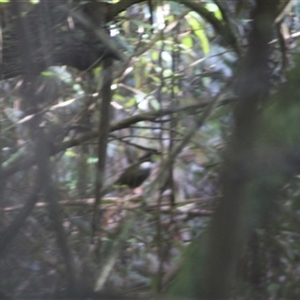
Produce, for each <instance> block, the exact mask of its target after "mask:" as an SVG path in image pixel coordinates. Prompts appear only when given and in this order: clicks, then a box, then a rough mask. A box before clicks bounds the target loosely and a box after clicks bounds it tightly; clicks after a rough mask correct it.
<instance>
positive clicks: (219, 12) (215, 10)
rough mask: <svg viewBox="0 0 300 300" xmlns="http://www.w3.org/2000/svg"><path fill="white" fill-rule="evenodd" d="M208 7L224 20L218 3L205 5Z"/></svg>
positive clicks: (218, 17)
mask: <svg viewBox="0 0 300 300" xmlns="http://www.w3.org/2000/svg"><path fill="white" fill-rule="evenodd" d="M205 7H206V9H207V10H208V11H210V12H212V13H214V15H215V17H216V18H217V19H219V20H223V16H222V13H221V11H220V9H219V7H218V5H216V4H215V3H207V4H206V5H205Z"/></svg>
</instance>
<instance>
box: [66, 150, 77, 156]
mask: <svg viewBox="0 0 300 300" xmlns="http://www.w3.org/2000/svg"><path fill="white" fill-rule="evenodd" d="M65 156H69V157H76V156H77V154H76V153H75V152H74V151H72V150H67V151H66V152H65Z"/></svg>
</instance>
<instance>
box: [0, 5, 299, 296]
mask: <svg viewBox="0 0 300 300" xmlns="http://www.w3.org/2000/svg"><path fill="white" fill-rule="evenodd" d="M0 2H1V4H0V6H1V8H2V7H3V11H2V12H1V15H2V16H3V18H2V19H1V20H4V21H3V24H2V26H3V30H4V31H5V28H7V27H5V26H8V25H7V24H8V23H7V20H8V19H9V18H8V19H7V18H5V16H7V15H5V14H6V13H7V10H8V9H9V5H11V4H12V3H13V2H14V1H12V3H5V2H4V1H0ZM41 2H42V1H41ZM73 2H74V3H73V5H74V7H75V8H76V9H77V10H78V11H80V9H81V8H82V7H84V8H85V9H86V11H88V15H90V16H91V19H92V18H94V17H95V15H96V16H97V17H98V18H103V15H101V14H100V12H99V10H98V8H97V6H93V10H92V11H93V13H94V14H93V16H92V13H91V10H88V9H87V8H89V6H85V5H86V3H81V2H80V1H73ZM90 2H92V1H87V3H88V4H91V3H90ZM24 3H25V2H24ZM124 3H125V4H124ZM278 3H279V2H278ZM152 4H153V7H152V6H151V5H150V6H149V3H146V2H143V1H124V0H121V1H119V2H116V1H112V2H111V3H109V4H107V16H106V17H107V20H108V21H110V22H107V25H106V26H107V29H108V30H110V34H111V35H114V36H115V37H114V38H115V39H116V40H117V41H118V45H119V48H120V49H119V50H120V52H121V53H122V56H123V54H124V56H126V60H125V61H115V62H114V63H113V67H112V69H107V68H105V67H104V65H103V63H102V64H100V65H98V66H97V65H96V66H95V67H94V68H90V69H88V70H86V71H83V70H81V71H79V70H76V69H74V68H72V67H70V66H65V65H61V64H59V63H58V65H57V66H51V67H49V68H47V69H46V70H44V72H42V73H40V74H39V75H38V76H34V77H33V78H32V81H31V82H30V85H28V82H27V81H26V74H25V76H17V77H14V78H7V79H5V80H2V81H0V85H1V88H0V101H1V102H0V103H1V109H0V114H1V118H0V119H1V122H0V132H1V136H0V149H1V153H0V160H1V162H2V164H1V169H0V187H1V201H0V204H1V214H2V218H1V223H0V226H1V233H0V254H1V259H0V270H1V273H0V274H1V275H0V276H1V280H0V290H1V292H3V295H4V294H8V295H11V296H13V297H16V298H18V297H28V298H30V297H38V298H39V297H40V298H43V297H52V296H53V295H57V297H58V298H60V299H63V297H66V298H67V296H68V295H69V294H68V293H67V292H66V290H67V291H68V292H69V290H68V289H67V288H69V289H71V290H73V292H74V293H75V294H77V295H79V296H80V295H82V296H81V298H82V299H85V298H87V297H90V298H92V297H94V296H95V297H96V295H97V297H98V294H94V293H93V290H94V289H95V287H96V290H97V292H98V290H99V289H100V290H101V293H102V297H104V298H105V296H103V293H104V294H105V293H106V292H108V293H111V292H112V291H117V295H118V296H120V297H124V299H125V297H126V296H127V295H129V297H133V298H135V299H138V298H139V297H140V298H142V297H144V296H145V297H148V299H149V298H151V297H155V296H153V295H156V294H161V293H165V294H168V293H170V294H172V293H173V294H172V296H171V297H175V296H174V293H175V294H176V296H182V297H191V298H192V297H195V299H196V298H197V297H198V295H200V294H197V293H198V286H200V283H199V281H200V278H202V277H201V276H203V272H205V270H206V269H205V268H206V267H205V262H204V260H205V253H206V252H205V251H207V249H209V248H208V247H209V246H208V245H209V236H210V235H211V234H212V233H211V231H209V230H207V227H208V224H209V221H210V219H211V216H212V215H213V214H214V211H215V210H216V209H218V208H220V207H221V209H224V207H222V204H220V202H221V203H222V200H224V199H222V196H223V193H224V191H226V186H225V187H224V182H225V181H224V177H222V176H224V174H236V173H235V172H237V174H238V175H236V177H238V180H239V179H240V178H242V180H243V179H244V177H243V175H244V176H245V178H246V180H248V178H251V180H249V182H248V181H247V183H246V184H245V187H244V190H243V191H244V192H243V193H242V194H243V196H244V197H245V199H246V200H245V202H246V204H245V206H246V209H245V211H247V218H246V217H245V220H244V223H245V224H246V225H245V228H246V229H245V231H243V232H244V234H245V237H244V240H245V247H244V248H243V249H245V250H243V251H241V252H240V253H239V254H238V257H237V260H238V261H237V265H236V268H235V274H237V276H235V277H234V278H235V281H234V284H235V286H234V290H233V291H234V292H233V294H234V297H236V298H241V297H243V299H244V298H245V299H248V298H249V299H253V298H259V297H263V298H266V299H277V298H286V299H288V298H299V288H298V284H297V283H298V281H299V255H300V252H299V251H300V245H299V242H298V235H299V233H298V230H299V229H298V227H299V204H298V202H299V199H298V198H299V178H298V176H297V174H298V173H299V158H298V153H297V152H298V151H297V150H298V148H299V137H298V127H299V126H298V123H299V105H298V101H297V99H298V94H299V92H298V85H297V84H298V77H299V76H298V73H299V70H300V67H299V62H298V61H299V59H298V56H299V55H294V54H293V52H295V51H296V50H298V45H297V39H296V37H297V33H298V32H297V31H298V30H299V24H298V21H299V5H298V4H297V3H293V6H292V7H291V11H290V12H289V13H288V12H286V11H285V10H284V9H283V7H285V6H284V5H282V6H281V7H279V8H278V12H282V11H283V12H284V14H283V16H281V19H280V21H278V23H277V25H276V26H277V27H278V29H281V30H277V29H276V28H275V26H274V31H273V32H272V34H273V37H274V40H273V41H271V42H270V54H269V56H268V64H269V65H270V72H269V73H268V75H267V76H269V77H270V78H269V79H270V82H271V87H270V95H269V96H266V97H265V98H264V99H263V101H261V102H260V103H259V104H258V105H257V107H256V110H255V113H254V119H255V120H254V121H255V122H254V123H255V124H256V123H257V124H256V125H257V128H258V129H259V130H257V131H256V130H254V133H253V136H254V138H253V144H251V146H249V147H248V146H245V147H244V148H241V147H237V148H238V150H240V151H237V152H236V153H238V155H236V157H233V158H232V157H231V156H230V153H229V154H228V151H230V149H234V148H233V147H234V146H230V145H232V144H234V143H235V141H234V137H235V134H236V132H237V131H238V129H239V128H236V124H237V119H238V116H237V109H236V107H237V106H238V105H239V103H240V102H238V101H240V100H241V99H238V96H239V95H240V94H239V87H240V86H242V85H245V83H241V80H240V79H241V78H242V76H244V75H243V71H245V70H247V69H245V68H247V67H249V65H247V63H243V62H245V61H243V57H247V55H249V53H248V50H249V48H250V44H251V38H249V39H248V38H246V37H247V36H249V33H251V32H252V31H251V30H252V27H253V25H252V23H253V22H252V23H251V22H249V19H251V18H253V15H254V14H253V12H254V11H255V4H254V3H253V1H236V2H235V1H207V2H199V1H157V3H156V2H155V1H154V3H152ZM279 4H280V3H279ZM26 5H29V7H31V5H32V4H31V1H27V2H26ZM35 5H39V4H35ZM122 5H123V6H122ZM279 6H280V5H279ZM282 9H283V10H282ZM77 10H76V11H77ZM29 11H30V9H29ZM100 11H102V10H101V9H100ZM102 13H103V12H102ZM8 15H9V13H8ZM277 15H278V14H277ZM279 15H280V14H279ZM99 16H100V17H99ZM112 17H115V18H114V19H113V20H111V19H112ZM151 20H152V21H153V23H151ZM70 22H71V21H70ZM95 26H96V25H95ZM93 30H95V31H96V30H97V27H95V28H93ZM259 30H262V29H261V28H260V29H259ZM262 31H263V30H262ZM282 32H286V33H285V34H283V33H282ZM81 34H82V32H81ZM250 36H251V34H250ZM257 36H258V35H255V36H254V38H255V37H257ZM257 47H258V48H257V49H259V45H258V46H257ZM123 52H124V53H123ZM247 53H248V54H247ZM257 53H258V54H257ZM250 54H251V53H250ZM256 54H257V55H258V56H257V57H252V58H253V60H254V61H255V60H256V59H257V60H259V59H260V57H259V55H260V53H259V51H258V52H256ZM252 56H253V55H252ZM18 59H20V60H22V59H21V58H20V57H18ZM250 67H251V66H250ZM107 72H112V74H113V84H112V85H111V89H112V91H113V99H112V102H111V112H110V113H109V114H107V117H109V118H110V129H109V130H110V132H109V138H108V140H107V142H108V143H107V150H106V153H107V157H106V164H105V176H104V178H103V179H104V180H103V182H101V184H103V188H102V189H103V190H105V189H106V187H107V186H110V185H111V184H112V183H114V182H115V181H116V179H117V178H119V176H120V174H121V173H122V172H123V170H124V169H125V168H126V167H128V166H130V165H132V164H134V163H135V162H136V160H137V158H138V157H140V156H141V155H143V154H144V153H145V152H146V151H147V150H153V149H155V150H157V152H158V153H159V155H156V156H155V157H154V167H153V170H152V173H151V175H150V177H149V178H148V179H147V180H146V182H145V183H144V184H143V186H142V188H141V189H140V190H136V191H135V193H136V194H132V191H128V190H126V189H124V188H115V189H113V190H112V191H110V193H107V194H105V195H101V196H102V197H103V199H102V201H101V204H100V205H99V206H97V204H95V202H94V199H95V194H96V195H97V193H100V192H99V191H95V187H98V186H99V185H97V184H99V183H97V179H98V178H97V177H96V175H95V174H98V175H99V173H97V172H96V169H97V168H99V161H101V159H104V157H103V156H102V157H99V152H98V150H97V149H98V147H99V145H97V142H98V141H99V140H98V136H99V135H101V129H103V128H100V127H99V122H100V121H103V117H105V116H103V115H101V111H100V107H101V104H103V102H104V101H105V97H106V95H104V94H103V92H102V90H101V86H105V83H106V81H107V78H108V73H107ZM253 72H255V71H253ZM0 73H1V70H0ZM247 78H248V77H247ZM247 80H249V82H251V80H252V77H251V74H250V75H249V78H248V79H247ZM265 84H267V83H266V82H262V83H261V85H262V86H264V85H265ZM237 85H239V86H237ZM28 86H29V87H28ZM246 86H247V84H246ZM28 89H31V91H33V94H32V97H33V99H34V101H33V102H31V101H26V100H27V99H28ZM254 89H255V87H254V86H249V91H246V92H245V94H247V93H248V92H249V93H248V94H251V93H252V91H253V90H254ZM33 103H34V104H33ZM34 105H36V106H34ZM248 113H249V115H250V114H251V113H252V112H250V110H249V111H245V110H244V115H245V116H246V117H247V114H248ZM108 115H109V116H108ZM246 117H245V118H246ZM101 118H102V119H101ZM35 126H36V127H35ZM40 130H41V132H42V134H40V133H39V132H40ZM248 132H251V131H248ZM247 138H248V137H247V136H246V137H245V141H246V140H247ZM42 139H43V143H42V144H40V142H41V140H42ZM245 144H246V142H245ZM228 149H229V150H228ZM226 151H227V152H226ZM40 152H43V153H44V161H42V163H41V161H40V159H41V158H40V157H39V154H40ZM232 153H233V152H232ZM232 153H231V154H232ZM249 153H250V156H247V155H248V154H249ZM253 153H254V154H253ZM48 156H49V157H50V158H49V162H48V163H49V172H48V177H45V178H47V180H46V181H47V182H46V183H45V182H43V179H44V177H42V175H41V174H42V172H41V165H43V162H44V166H45V165H47V163H46V162H47V159H48ZM249 157H250V159H251V160H250V161H249ZM239 160H240V161H241V165H242V167H244V169H242V170H243V171H245V170H246V171H245V174H244V173H243V174H241V173H238V172H239V171H240V169H238V168H237V170H229V171H230V172H228V166H233V168H234V166H235V165H234V163H235V162H239V163H240V161H239ZM228 161H229V163H228ZM231 162H233V163H232V165H230V163H231ZM226 168H227V169H226ZM224 170H225V171H224ZM226 170H227V171H226ZM226 172H227V173H226ZM101 174H102V173H101ZM101 174H100V175H99V176H100V177H101ZM253 174H254V175H253ZM220 178H221V179H220ZM100 186H101V185H100ZM40 187H42V188H41V190H40V189H39V188H40ZM49 194H51V197H50V198H49ZM33 198H34V199H36V201H35V200H34V199H33ZM49 199H52V200H51V201H53V202H51V201H49ZM53 199H54V200H53ZM34 201H35V202H34ZM28 203H31V204H32V207H31V209H29V211H28V214H27V216H25V217H24V221H21V220H23V219H22V217H21V213H22V211H23V210H22V207H23V208H24V207H26V206H27V204H28ZM53 203H54V204H53ZM55 203H56V204H57V205H58V206H57V207H58V210H56V212H57V216H56V217H55V216H53V213H51V206H53V205H54V206H55V205H56V204H55ZM33 206H34V208H33ZM234 209H235V207H228V211H229V212H230V211H231V213H232V215H234ZM53 211H55V209H54V210H52V212H53ZM54 215H55V213H54ZM241 215H242V214H241ZM242 216H243V215H242ZM94 219H96V225H97V228H96V229H95V228H93V225H94V224H95V223H93V220H94ZM18 220H19V221H20V222H21V223H20V225H19V227H18V226H17V227H18V228H17V230H16V231H11V228H12V227H13V226H12V225H13V224H15V223H17V222H18ZM229 221H230V220H228V222H229ZM58 224H60V225H61V228H62V231H63V233H59V232H60V229H59V228H60V226H59V225H58ZM225 224H227V223H225ZM230 229H231V228H230ZM17 233H18V234H17ZM60 234H61V235H60ZM10 237H11V239H10ZM62 240H63V242H62ZM227 243H228V244H230V241H227ZM189 245H192V247H188V246H189ZM64 247H66V248H64ZM68 259H69V265H68ZM184 266H185V268H184ZM68 268H69V269H68ZM181 269H183V271H182V272H180V270H181ZM66 270H72V272H74V277H75V282H77V283H78V284H77V287H76V288H75V287H74V286H71V287H70V286H68V284H70V282H68V280H69V279H68V275H66V274H67V271H66ZM203 270H204V271H203ZM71 277H72V276H71ZM175 277H176V279H175V280H174V278H175ZM73 279H74V278H73ZM73 279H72V278H71V281H72V280H73ZM174 282H175V284H174ZM283 283H284V284H283ZM89 293H90V294H89ZM195 294H197V296H195ZM231 294H232V293H231ZM53 297H54V296H53ZM199 297H200V296H199ZM199 297H198V298H199ZM172 299H173V298H172Z"/></svg>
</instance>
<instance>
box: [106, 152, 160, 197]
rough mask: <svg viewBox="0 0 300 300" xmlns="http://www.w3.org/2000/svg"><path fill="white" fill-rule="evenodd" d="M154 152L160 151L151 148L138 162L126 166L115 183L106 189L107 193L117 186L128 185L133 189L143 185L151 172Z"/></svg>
mask: <svg viewBox="0 0 300 300" xmlns="http://www.w3.org/2000/svg"><path fill="white" fill-rule="evenodd" d="M154 154H158V152H157V151H156V150H151V151H150V150H149V151H147V152H146V153H145V154H144V155H143V156H141V157H140V158H139V159H138V161H137V162H136V163H134V164H132V165H131V166H129V167H128V168H126V169H125V170H124V171H123V173H122V174H121V175H120V176H119V178H118V179H117V180H116V181H115V182H114V183H113V184H111V185H110V186H109V187H108V188H105V189H104V192H105V194H106V193H108V192H110V191H111V189H112V188H113V187H117V186H119V187H121V186H127V187H129V188H131V189H135V188H137V187H139V186H141V185H142V183H143V182H144V181H145V180H146V179H147V178H148V177H149V175H150V173H151V169H152V157H153V155H154Z"/></svg>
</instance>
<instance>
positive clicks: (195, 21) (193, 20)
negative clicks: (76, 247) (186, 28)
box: [186, 13, 210, 55]
mask: <svg viewBox="0 0 300 300" xmlns="http://www.w3.org/2000/svg"><path fill="white" fill-rule="evenodd" d="M186 19H187V22H188V23H189V24H190V26H191V27H192V29H193V31H194V33H195V35H196V36H197V37H198V38H199V40H200V42H201V47H202V51H203V53H204V54H205V55H208V54H209V51H210V47H209V40H208V38H207V36H206V33H205V30H204V25H203V23H202V21H201V20H200V19H199V17H198V16H195V15H194V14H192V13H189V14H188V15H187V16H186Z"/></svg>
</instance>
